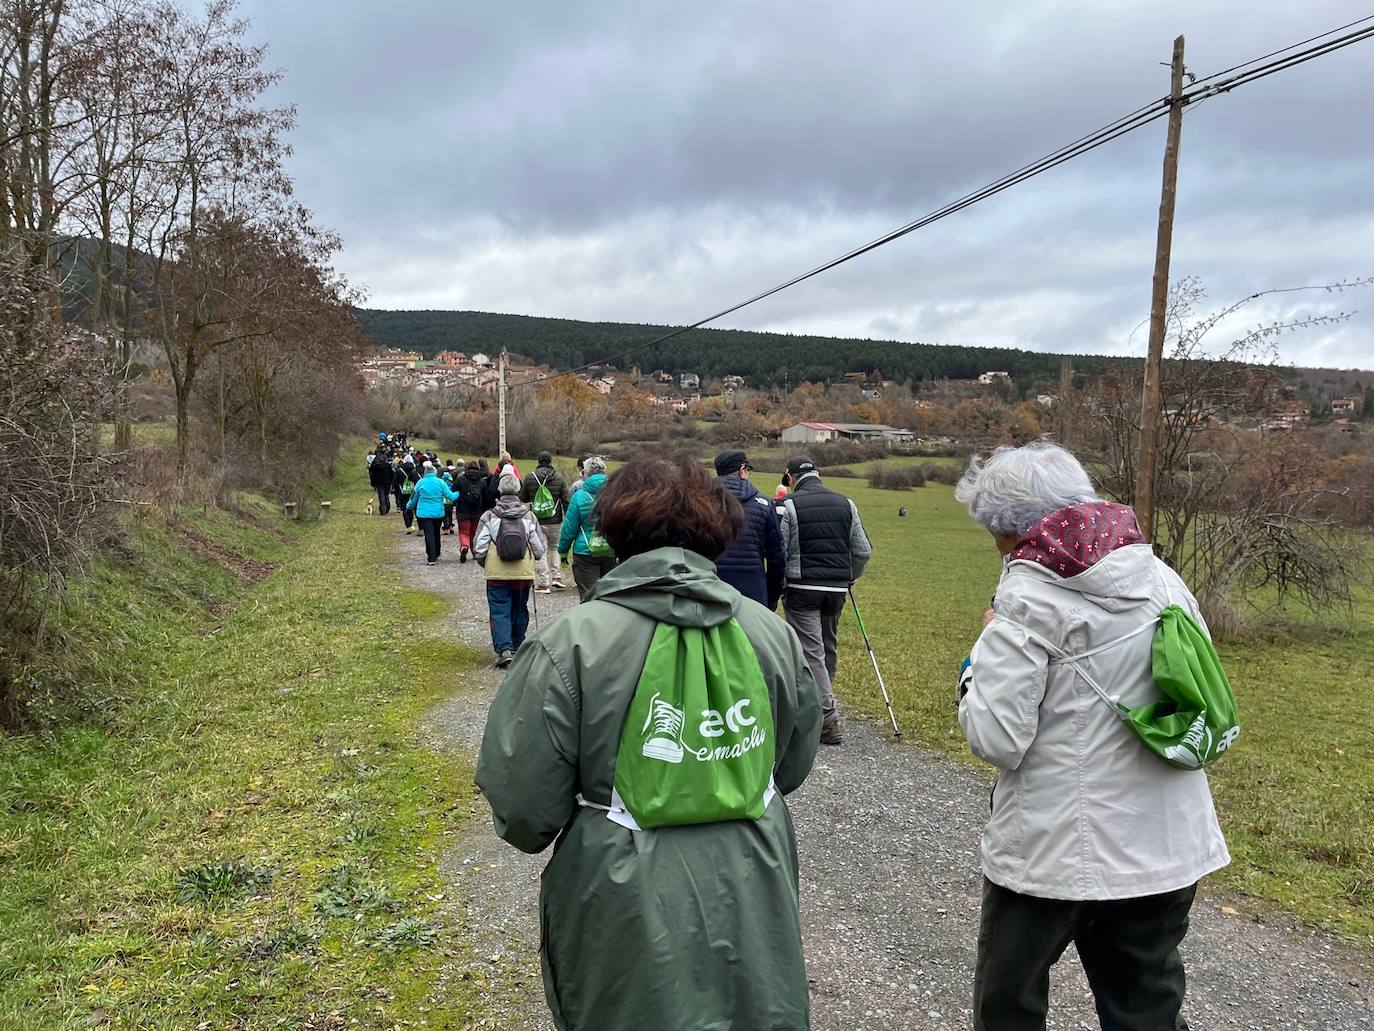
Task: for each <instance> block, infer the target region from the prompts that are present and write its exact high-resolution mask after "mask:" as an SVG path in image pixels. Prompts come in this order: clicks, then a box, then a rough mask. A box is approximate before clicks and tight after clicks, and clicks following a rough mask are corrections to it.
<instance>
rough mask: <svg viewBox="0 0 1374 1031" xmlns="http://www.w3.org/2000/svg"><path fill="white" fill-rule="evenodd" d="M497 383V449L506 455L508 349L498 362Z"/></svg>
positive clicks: (502, 353) (502, 352)
mask: <svg viewBox="0 0 1374 1031" xmlns="http://www.w3.org/2000/svg"><path fill="white" fill-rule="evenodd" d="M496 368H497V375H498V378H497V381H496V412H497V415H496V418H497V428H496V436H497V448H496V450H497V451H499V452H500V453H501V454H505V453H506V349H505V348H504V347H503V348H501V357H500V359H499V360H498V362H497V366H496Z"/></svg>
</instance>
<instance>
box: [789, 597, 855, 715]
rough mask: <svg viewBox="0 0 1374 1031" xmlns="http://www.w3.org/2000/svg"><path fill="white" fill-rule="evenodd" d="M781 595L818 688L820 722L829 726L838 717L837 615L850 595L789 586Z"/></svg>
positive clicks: (838, 660)
mask: <svg viewBox="0 0 1374 1031" xmlns="http://www.w3.org/2000/svg"><path fill="white" fill-rule="evenodd" d="M784 598H785V600H784V606H785V608H784V609H783V616H784V618H785V619H786V620H787V625H788V626H790V627H791V628H792V629H793V630H795V631H796V632H797V639H798V640H799V641H801V647H802V656H803V657H804V658H805V659H806V665H807V668H808V669H810V670H811V678H812V679H813V680H815V681H816V687H817V688H819V689H820V692H821V723H822V725H823V726H827V727H828V726H830V725H831V724H832V723H834V722H835V721H836V720H837V719H839V718H840V707H839V705H838V703H836V701H835V671H836V670H837V669H838V668H839V663H840V644H839V641H840V617H841V616H842V615H844V603H845V602H846V601H847V600H848V598H849V595H847V594H845V593H844V592H843V591H808V590H804V589H802V588H800V587H789V588H787V593H786V595H785V596H784Z"/></svg>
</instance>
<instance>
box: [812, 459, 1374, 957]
mask: <svg viewBox="0 0 1374 1031" xmlns="http://www.w3.org/2000/svg"><path fill="white" fill-rule="evenodd" d="M832 485H833V486H835V487H836V488H837V489H839V490H841V491H842V492H844V493H846V494H849V495H850V496H851V497H853V498H854V500H855V501H856V502H857V503H858V505H859V507H860V510H861V512H862V514H863V518H864V522H865V525H866V526H867V528H868V530H869V534H870V536H871V537H872V539H873V544H874V550H875V558H874V560H873V563H872V565H871V566H870V567H869V573H868V575H867V576H865V577H864V579H863V580H862V581H860V584H859V587H858V588H857V595H858V600H859V604H860V605H861V606H862V607H863V610H864V618H865V619H866V620H867V622H868V626H869V633H870V635H871V636H872V638H873V641H874V647H875V648H876V650H877V652H878V656H879V659H880V662H881V663H882V667H883V677H884V679H885V680H886V682H887V685H888V690H889V691H890V692H891V693H892V695H893V700H894V703H895V706H896V709H897V717H898V719H899V721H901V722H902V724H903V729H904V730H906V731H907V733H908V735H909V736H910V737H911V738H912V739H913V740H915V741H918V742H919V743H921V744H923V745H926V746H928V747H932V748H936V749H939V750H941V751H945V752H948V753H949V754H951V755H955V756H961V757H965V758H967V757H968V753H967V749H966V746H965V744H964V740H963V737H962V735H961V733H960V731H959V727H958V722H957V720H956V716H955V710H954V706H953V697H954V682H955V674H956V671H957V670H958V667H959V663H960V662H961V661H962V659H963V657H964V655H966V654H967V652H968V649H969V647H970V645H971V644H972V643H973V640H974V638H975V637H976V635H977V633H978V629H979V627H980V626H981V618H980V617H981V615H982V612H983V610H984V609H985V608H986V607H987V605H988V602H989V600H990V597H991V595H992V592H993V589H994V587H995V586H996V583H997V577H998V574H999V572H1000V568H1001V567H1000V560H999V558H998V556H997V553H996V551H995V550H994V549H993V546H992V541H991V538H989V536H988V535H987V534H986V533H985V532H984V531H982V530H981V529H979V528H978V527H977V526H976V525H975V524H974V523H973V522H972V521H971V520H970V519H969V518H968V516H967V515H966V514H965V512H964V510H963V508H962V507H961V506H960V505H959V504H958V503H957V502H955V500H954V495H953V490H952V489H951V488H949V487H944V486H938V485H934V484H932V485H929V486H927V487H924V488H921V489H919V490H914V491H883V490H872V489H869V488H868V487H867V486H864V485H862V483H861V481H853V480H836V481H834V483H833V484H832ZM901 505H905V506H907V508H908V509H909V515H908V516H907V517H906V518H900V517H899V516H898V515H897V509H898V507H899V506H901ZM843 633H844V637H843V641H842V650H841V662H840V674H839V678H838V684H839V688H838V690H839V694H840V697H841V699H842V701H844V702H845V703H848V704H850V705H854V706H857V707H859V708H861V709H863V710H864V711H866V712H868V713H869V714H871V715H873V716H885V710H884V709H883V704H882V698H881V696H880V695H879V693H878V685H877V681H876V679H875V678H874V676H873V671H872V668H871V667H870V666H869V664H868V658H867V655H866V654H865V652H864V650H863V642H862V639H861V638H860V636H859V633H858V628H857V624H855V623H854V621H853V618H852V617H850V616H847V617H846V621H845V623H844V624H843ZM1219 651H1220V654H1221V658H1222V661H1223V662H1224V663H1225V664H1226V667H1227V671H1228V673H1229V675H1230V677H1231V681H1232V684H1233V685H1234V687H1235V690H1236V694H1237V697H1238V700H1239V703H1240V708H1241V717H1242V720H1243V721H1244V727H1245V731H1244V735H1243V737H1242V738H1241V746H1240V747H1238V748H1237V749H1236V750H1235V751H1234V752H1232V753H1229V754H1228V755H1227V756H1226V758H1225V759H1224V760H1223V761H1222V762H1220V763H1218V764H1217V765H1216V766H1215V767H1213V768H1212V772H1211V773H1210V774H1209V776H1210V777H1211V781H1212V785H1213V791H1214V793H1215V797H1216V801H1217V805H1218V808H1219V810H1220V812H1221V819H1222V826H1223V829H1224V830H1225V832H1226V837H1227V840H1228V842H1229V843H1230V846H1231V851H1232V854H1233V856H1234V858H1235V861H1234V863H1233V864H1232V865H1231V867H1230V868H1229V869H1228V870H1226V871H1225V872H1223V873H1222V874H1219V875H1218V877H1217V879H1218V880H1220V881H1221V882H1223V883H1225V884H1227V885H1228V886H1230V887H1232V888H1236V889H1239V890H1241V891H1243V892H1246V893H1249V894H1252V895H1254V896H1255V897H1257V898H1260V899H1268V900H1271V901H1274V902H1277V903H1279V904H1281V905H1282V906H1283V907H1284V908H1286V909H1289V910H1291V911H1292V912H1293V913H1295V914H1297V915H1298V916H1299V917H1301V918H1302V919H1303V920H1305V921H1308V922H1310V923H1312V924H1315V925H1318V926H1322V927H1326V928H1329V929H1331V930H1334V931H1336V932H1338V933H1340V934H1342V935H1343V936H1346V937H1348V938H1350V939H1352V940H1354V941H1357V942H1359V943H1361V944H1363V945H1365V946H1366V947H1374V728H1372V726H1371V722H1370V721H1369V720H1367V719H1364V718H1363V715H1362V714H1363V705H1364V704H1367V703H1368V700H1369V684H1370V683H1371V682H1374V599H1371V598H1366V599H1365V604H1364V605H1363V607H1362V609H1361V611H1360V613H1359V615H1358V617H1357V621H1356V626H1355V627H1354V630H1353V632H1344V631H1342V630H1340V629H1336V628H1332V629H1327V630H1318V629H1308V630H1305V631H1303V632H1301V633H1300V634H1299V635H1298V636H1297V637H1296V638H1291V639H1272V640H1268V639H1261V640H1246V641H1243V642H1220V643H1219Z"/></svg>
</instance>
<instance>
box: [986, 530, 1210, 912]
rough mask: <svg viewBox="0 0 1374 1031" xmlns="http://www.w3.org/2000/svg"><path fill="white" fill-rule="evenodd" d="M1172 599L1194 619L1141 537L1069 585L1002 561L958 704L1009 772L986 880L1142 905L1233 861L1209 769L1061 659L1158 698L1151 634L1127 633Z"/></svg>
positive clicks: (1058, 895)
mask: <svg viewBox="0 0 1374 1031" xmlns="http://www.w3.org/2000/svg"><path fill="white" fill-rule="evenodd" d="M1171 603H1172V604H1176V605H1179V606H1181V607H1182V608H1183V609H1184V611H1186V612H1187V613H1188V614H1189V615H1191V616H1192V617H1193V618H1195V619H1197V620H1198V621H1199V622H1201V615H1200V613H1199V611H1198V606H1197V602H1196V600H1195V599H1194V598H1193V596H1192V594H1191V593H1189V591H1188V589H1187V587H1185V586H1184V585H1183V581H1182V580H1180V579H1179V578H1178V575H1177V574H1176V573H1175V572H1174V571H1173V570H1172V569H1170V568H1169V567H1168V566H1167V565H1165V564H1164V563H1163V562H1161V561H1159V559H1157V558H1155V556H1154V554H1153V552H1152V551H1151V550H1150V546H1149V545H1148V544H1135V545H1131V546H1128V547H1123V548H1119V549H1118V550H1116V551H1113V552H1112V553H1111V554H1109V555H1107V556H1106V557H1105V558H1103V559H1102V560H1101V561H1100V562H1098V563H1097V564H1096V565H1094V566H1092V567H1091V568H1090V569H1088V570H1086V571H1085V572H1081V573H1078V574H1077V575H1076V576H1070V577H1061V576H1059V575H1057V574H1056V573H1054V572H1052V571H1051V570H1049V569H1047V568H1045V567H1044V566H1042V565H1039V564H1037V563H1035V562H1030V561H1010V562H1008V563H1007V564H1006V567H1005V570H1004V572H1003V575H1002V581H1001V583H1000V584H999V585H998V588H997V597H996V601H995V603H994V609H995V611H996V618H995V619H993V620H992V622H990V623H989V624H988V625H987V626H986V627H985V628H984V630H983V633H982V635H981V636H980V637H979V638H978V643H977V644H975V645H974V647H973V653H972V655H971V656H970V660H971V668H972V672H973V676H972V684H971V686H970V687H969V690H968V694H967V695H965V697H964V699H963V701H962V703H961V704H960V706H959V723H960V725H961V726H962V727H963V728H964V734H965V735H966V736H967V737H968V742H969V747H970V748H972V750H973V752H974V754H975V755H977V756H979V757H980V758H982V759H985V760H987V761H988V762H990V763H992V764H993V765H994V766H996V767H998V768H999V769H1001V770H1002V771H1003V772H1002V775H1001V776H1000V777H999V778H998V781H997V786H996V788H995V789H994V790H993V796H992V816H991V818H990V819H989V820H988V824H987V827H986V828H985V829H984V831H983V844H982V852H983V872H984V873H985V874H986V875H987V878H988V880H990V881H992V882H993V883H994V884H1000V885H1001V886H1002V887H1004V888H1010V889H1011V890H1012V891H1016V892H1020V893H1021V894H1024V895H1036V896H1040V897H1042V898H1052V899H1076V900H1086V899H1123V898H1135V897H1138V896H1142V895H1156V894H1161V893H1163V892H1166V891H1173V890H1175V889H1177V888H1183V887H1186V886H1188V885H1190V884H1193V883H1194V882H1196V881H1197V880H1198V879H1199V878H1201V877H1202V876H1203V875H1205V874H1208V873H1211V872H1212V871H1214V870H1217V869H1220V868H1221V867H1223V866H1225V865H1226V864H1227V863H1229V862H1230V861H1231V857H1230V855H1229V854H1228V853H1227V851H1226V842H1225V841H1224V840H1223V838H1222V836H1221V827H1220V826H1219V825H1218V823H1217V816H1216V811H1215V809H1214V808H1213V806H1212V793H1211V790H1210V788H1209V787H1208V784H1207V774H1206V773H1204V772H1202V771H1201V770H1180V769H1176V768H1174V767H1172V766H1169V765H1168V764H1167V763H1165V762H1164V761H1163V760H1162V759H1160V758H1159V757H1158V756H1156V755H1155V754H1154V753H1153V752H1151V751H1150V750H1149V749H1147V748H1146V747H1145V745H1144V744H1142V743H1141V741H1140V739H1139V738H1137V737H1136V736H1135V735H1134V733H1133V732H1132V731H1131V730H1130V729H1129V728H1128V727H1127V726H1126V724H1125V723H1123V722H1122V721H1121V720H1120V719H1118V718H1117V715H1116V712H1115V710H1113V709H1112V708H1110V707H1109V706H1108V705H1107V703H1106V702H1105V701H1104V700H1103V699H1102V698H1101V697H1100V696H1099V695H1098V694H1097V693H1096V692H1095V691H1093V689H1092V688H1091V687H1089V686H1088V684H1087V683H1086V682H1085V681H1084V680H1083V678H1082V677H1080V676H1079V675H1078V674H1077V673H1076V672H1075V671H1074V669H1073V667H1072V666H1071V665H1069V664H1066V663H1064V662H1061V661H1056V659H1058V658H1062V657H1064V656H1079V655H1083V653H1085V652H1087V653H1091V654H1089V656H1088V657H1086V658H1083V659H1081V660H1079V663H1080V665H1082V666H1083V667H1084V668H1085V669H1086V670H1087V672H1088V674H1089V675H1090V676H1091V677H1093V678H1094V679H1095V680H1097V682H1098V683H1099V684H1100V685H1102V686H1103V687H1104V688H1105V689H1106V690H1107V691H1108V692H1109V693H1110V694H1111V695H1112V696H1114V697H1117V698H1119V699H1120V700H1121V701H1122V702H1124V703H1125V704H1127V705H1129V706H1132V707H1135V706H1138V705H1144V704H1146V703H1148V702H1151V701H1160V700H1162V699H1163V697H1164V696H1163V694H1162V693H1161V692H1160V690H1159V689H1158V688H1157V687H1156V686H1155V683H1154V677H1153V675H1152V674H1151V670H1150V656H1151V642H1152V636H1151V634H1149V633H1137V634H1136V635H1135V636H1133V637H1129V638H1128V637H1127V635H1129V634H1131V633H1132V631H1136V630H1139V629H1140V628H1141V627H1143V626H1144V625H1145V624H1146V623H1147V622H1148V621H1150V620H1152V619H1153V618H1154V617H1155V616H1157V615H1158V614H1159V612H1160V610H1161V609H1163V608H1164V607H1165V606H1166V605H1169V604H1171ZM1113 642H1119V643H1113ZM1104 645H1110V647H1106V648H1103V646H1104ZM1097 649H1102V650H1100V651H1098V650H1097Z"/></svg>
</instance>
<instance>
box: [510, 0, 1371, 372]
mask: <svg viewBox="0 0 1374 1031" xmlns="http://www.w3.org/2000/svg"><path fill="white" fill-rule="evenodd" d="M1369 21H1374V14H1372V15H1367V16H1365V17H1363V18H1359V19H1356V20H1355V21H1352V22H1349V23H1347V24H1345V25H1342V26H1339V27H1337V28H1335V29H1330V30H1328V31H1327V32H1323V33H1320V34H1318V35H1316V36H1312V37H1310V38H1308V39H1305V40H1302V41H1301V42H1299V43H1294V44H1291V45H1289V46H1286V47H1283V48H1281V49H1279V50H1275V51H1273V52H1271V53H1269V54H1265V55H1263V56H1262V57H1257V58H1254V59H1252V60H1250V61H1245V62H1243V63H1241V64H1238V65H1234V66H1232V67H1231V68H1227V69H1224V70H1222V71H1220V72H1214V73H1213V74H1211V75H1208V76H1206V77H1205V78H1202V79H1198V80H1196V81H1195V82H1194V83H1192V84H1191V85H1190V86H1189V87H1188V89H1186V90H1184V92H1183V95H1182V98H1181V100H1180V103H1182V104H1183V105H1184V106H1185V107H1186V106H1187V105H1189V104H1198V103H1202V102H1204V101H1206V100H1208V99H1211V98H1212V97H1214V96H1218V95H1220V94H1222V93H1229V92H1231V91H1232V90H1235V89H1237V88H1238V87H1240V86H1244V85H1247V84H1249V83H1251V82H1255V81H1257V80H1259V79H1262V78H1265V77H1267V76H1269V75H1273V74H1274V73H1275V72H1281V71H1286V70H1287V69H1289V68H1294V67H1297V66H1298V65H1300V64H1304V63H1306V62H1307V61H1311V60H1314V59H1316V58H1318V57H1324V56H1326V55H1327V54H1330V53H1334V52H1335V51H1337V50H1341V49H1343V48H1345V47H1347V46H1350V45H1352V44H1354V43H1359V42H1362V41H1364V40H1366V39H1370V38H1374V25H1367V26H1366V27H1364V28H1362V29H1357V30H1356V31H1354V32H1350V33H1347V34H1346V35H1343V36H1337V37H1335V38H1334V39H1328V38H1327V37H1330V36H1332V35H1333V34H1334V33H1337V32H1341V31H1342V30H1344V29H1348V28H1352V27H1353V26H1356V25H1361V24H1363V23H1365V22H1369ZM1317 40H1325V42H1323V43H1319V44H1318V45H1316V46H1312V47H1308V48H1307V49H1305V50H1298V51H1297V52H1296V53H1290V52H1291V51H1294V50H1295V49H1296V48H1298V47H1303V46H1305V45H1306V44H1309V43H1313V42H1315V41H1317ZM1285 54H1286V55H1288V56H1284V57H1281V56H1280V55H1285ZM1274 58H1279V59H1278V60H1273V59H1274ZM1262 62H1267V63H1262ZM1240 69H1247V70H1244V71H1239V74H1236V75H1233V76H1231V77H1230V78H1221V77H1222V76H1226V75H1229V74H1230V73H1231V72H1237V71H1238V70H1240ZM1217 79H1221V81H1219V82H1214V81H1213V80H1217ZM1208 83H1212V84H1211V85H1208ZM1170 106H1171V103H1170V99H1169V98H1168V97H1161V98H1160V99H1158V100H1154V101H1151V102H1150V103H1148V104H1145V105H1144V106H1142V107H1139V108H1137V109H1136V110H1135V111H1132V112H1131V113H1130V114H1126V115H1122V116H1121V117H1120V118H1117V119H1115V120H1114V121H1111V122H1108V123H1107V124H1106V125H1104V126H1102V127H1101V128H1099V129H1096V130H1094V131H1093V132H1090V133H1087V134H1086V135H1084V136H1080V137H1079V138H1078V139H1076V140H1074V141H1073V142H1072V143H1067V144H1064V145H1063V146H1062V147H1059V148H1057V149H1055V150H1052V151H1050V152H1049V153H1048V154H1046V155H1044V156H1043V157H1040V158H1038V159H1036V160H1035V161H1032V162H1029V163H1028V164H1025V165H1022V166H1021V167H1020V168H1018V169H1016V170H1015V171H1012V172H1008V173H1007V174H1006V175H1004V176H1002V177H1001V178H999V179H996V180H994V181H993V182H991V183H988V184H987V185H986V186H983V187H981V188H979V189H977V190H974V191H973V192H971V193H968V194H965V195H964V196H962V197H960V198H958V199H957V200H953V201H950V202H949V203H948V204H945V205H944V206H943V207H940V208H937V209H935V210H934V211H932V212H930V213H929V214H927V215H924V216H922V217H921V218H918V219H916V220H914V221H912V222H908V223H907V224H906V225H904V226H900V227H899V228H897V229H894V230H892V231H891V232H888V233H885V234H883V235H882V236H880V237H878V238H877V239H875V240H871V241H869V242H868V243H866V244H863V245H862V246H860V247H856V248H854V249H853V250H851V251H847V252H846V253H844V254H842V255H840V256H839V257H837V258H833V259H831V260H830V261H827V262H825V263H824V264H822V265H817V266H816V267H815V268H813V269H811V270H810V271H808V272H803V273H802V274H800V275H797V276H793V277H792V278H791V279H788V280H786V281H785V282H782V283H779V284H778V285H777V286H774V287H770V288H769V289H767V290H764V291H763V292H761V293H757V294H755V295H754V296H752V297H750V298H748V299H747V300H743V301H740V302H738V303H737V304H733V305H731V306H730V307H728V308H724V309H722V310H721V311H718V312H716V313H715V314H713V315H708V316H706V317H705V318H702V319H699V320H697V321H696V322H693V323H691V324H690V325H686V326H679V327H677V328H675V329H672V330H670V331H668V332H667V333H663V334H661V335H660V336H657V337H654V338H653V339H651V340H646V341H645V342H643V343H641V344H636V345H634V346H633V347H630V348H627V349H625V350H623V351H620V352H617V353H615V354H611V355H608V356H606V357H604V358H599V359H597V360H595V361H591V362H585V363H583V364H581V365H578V366H575V367H574V368H571V369H566V370H564V371H562V372H558V373H550V374H549V375H547V376H540V377H537V378H534V379H529V380H525V381H523V382H521V383H518V384H513V385H512V388H514V387H519V386H537V385H538V384H541V383H546V382H548V381H549V380H553V379H558V378H560V377H563V376H571V375H575V374H576V373H579V372H583V371H585V370H587V369H591V368H594V367H596V366H598V365H606V364H609V363H611V362H615V361H619V360H620V359H623V358H627V357H629V356H630V355H633V354H637V353H638V352H640V351H644V350H647V349H648V348H650V347H654V346H657V345H658V344H662V343H666V342H667V341H669V340H672V339H673V338H674V337H677V336H680V335H682V334H683V333H687V332H690V331H691V330H694V329H700V328H701V327H702V326H705V325H707V324H709V323H711V322H715V321H717V320H718V319H722V318H724V317H725V316H727V315H731V314H733V313H735V312H737V311H739V310H740V309H742V308H746V307H748V306H749V305H751V304H755V303H757V302H758V301H762V300H764V299H765V298H768V297H772V296H773V295H774V294H777V293H781V292H782V291H783V290H786V289H788V288H790V287H793V286H796V285H797V284H799V283H803V282H805V281H806V280H808V279H811V278H813V277H815V276H819V275H821V274H822V273H824V272H828V271H830V270H831V269H833V268H835V267H837V266H839V265H843V264H844V263H845V262H848V261H852V260H853V259H855V258H857V257H860V256H861V255H864V254H867V253H868V252H869V251H873V250H876V249H877V248H879V247H882V246H885V245H886V244H889V243H892V242H893V241H894V240H899V239H901V238H902V237H903V236H906V235H908V234H909V233H913V232H915V231H916V230H918V229H923V228H925V227H926V226H928V225H931V224H932V223H934V222H938V221H940V220H941V219H943V218H948V217H949V216H950V215H953V214H955V213H956V212H959V211H962V210H964V209H965V208H967V207H971V206H972V205H974V204H977V203H979V202H981V201H984V200H987V199H988V198H990V197H993V196H996V195H997V194H999V193H1001V192H1003V191H1004V190H1009V189H1011V188H1012V187H1013V186H1016V185H1019V184H1020V183H1023V182H1025V181H1026V180H1028V179H1033V178H1034V177H1035V176H1037V175H1041V174H1043V173H1045V172H1048V171H1049V170H1050V169H1052V168H1055V167H1057V166H1059V165H1062V164H1064V163H1065V162H1066V161H1071V160H1073V159H1074V158H1076V157H1081V156H1082V155H1084V154H1086V153H1088V152H1089V151H1092V150H1096V149H1097V148H1098V147H1100V146H1102V145H1104V144H1106V143H1110V142H1112V141H1113V140H1116V139H1118V138H1120V137H1122V136H1125V135H1126V134H1128V133H1131V132H1135V131H1136V130H1137V129H1141V128H1144V127H1145V126H1146V125H1149V124H1150V123H1151V122H1154V121H1157V120H1158V119H1160V118H1163V117H1164V116H1165V115H1167V114H1168V113H1169V109H1170Z"/></svg>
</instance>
